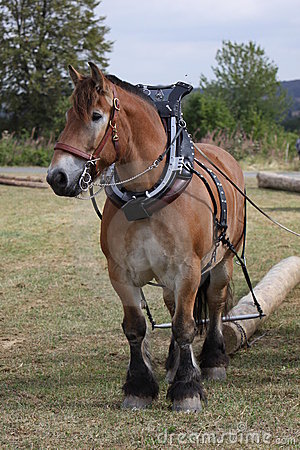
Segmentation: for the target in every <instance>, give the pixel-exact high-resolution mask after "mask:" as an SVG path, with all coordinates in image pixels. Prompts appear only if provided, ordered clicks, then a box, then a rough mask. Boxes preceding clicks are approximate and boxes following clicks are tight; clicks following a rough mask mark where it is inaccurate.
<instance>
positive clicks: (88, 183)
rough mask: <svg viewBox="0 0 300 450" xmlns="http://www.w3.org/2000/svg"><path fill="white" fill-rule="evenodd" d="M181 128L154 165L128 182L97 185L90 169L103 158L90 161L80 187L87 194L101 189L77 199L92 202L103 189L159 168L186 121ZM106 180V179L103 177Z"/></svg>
mask: <svg viewBox="0 0 300 450" xmlns="http://www.w3.org/2000/svg"><path fill="white" fill-rule="evenodd" d="M179 125H180V127H179V129H178V131H177V133H176V135H175V136H174V138H173V139H172V142H171V143H170V145H169V146H168V147H167V148H166V149H165V150H164V152H163V153H162V154H161V155H159V156H158V158H157V159H156V160H155V161H153V163H152V164H151V165H150V166H149V167H147V169H145V170H143V172H140V173H138V174H137V175H133V176H132V177H130V178H127V179H126V180H122V181H114V182H113V183H111V182H104V183H101V182H100V183H96V182H94V181H93V180H92V176H91V174H90V167H91V166H96V164H95V163H96V162H97V161H99V160H100V159H101V158H95V159H91V160H89V161H88V162H87V163H86V165H85V167H84V170H83V172H82V174H81V177H80V179H79V182H78V184H79V187H80V189H81V191H82V192H87V191H88V190H89V189H90V188H92V187H93V186H98V187H100V189H99V190H98V191H97V192H95V193H94V194H93V195H90V196H88V197H80V194H79V195H77V196H76V198H77V199H78V200H91V199H92V198H94V197H96V196H97V195H98V194H99V193H100V192H101V190H102V189H103V188H105V187H110V186H118V185H123V184H126V183H129V182H130V181H134V180H136V179H137V178H139V177H141V176H143V175H145V174H146V173H148V172H150V171H151V170H153V169H155V168H156V167H158V165H159V164H160V163H161V162H162V161H163V159H164V157H165V156H166V154H167V153H168V152H169V150H170V148H171V147H172V145H173V144H174V142H175V141H176V139H177V138H178V136H179V135H180V134H181V133H182V130H183V129H184V128H185V126H186V123H185V122H184V121H181V122H180V123H179ZM102 177H103V175H102ZM103 178H104V177H103Z"/></svg>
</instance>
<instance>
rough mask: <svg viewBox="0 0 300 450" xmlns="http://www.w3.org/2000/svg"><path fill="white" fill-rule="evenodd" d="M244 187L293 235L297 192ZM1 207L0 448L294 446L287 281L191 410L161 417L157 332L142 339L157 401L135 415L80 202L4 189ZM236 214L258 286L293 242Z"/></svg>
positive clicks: (253, 215)
mask: <svg viewBox="0 0 300 450" xmlns="http://www.w3.org/2000/svg"><path fill="white" fill-rule="evenodd" d="M248 195H250V196H251V197H252V198H253V199H254V200H255V201H257V202H258V204H260V205H261V206H262V207H264V208H265V209H266V211H267V212H268V213H270V214H271V215H273V216H274V217H275V218H276V219H277V220H279V221H281V222H283V223H284V224H285V225H286V226H288V227H292V228H294V229H297V228H298V230H299V223H300V204H299V195H297V194H293V193H284V192H275V191H264V190H258V189H257V188H256V186H255V180H249V182H248ZM102 200H103V199H102ZM0 202H1V216H0V248H1V261H0V271H1V279H0V304H1V308H0V414H1V420H0V448H1V449H27V448H28V449H29V448H33V449H48V448H49V449H54V448H58V449H71V448H72V449H91V448H97V449H98V448H99V449H102V448H103V449H118V448H120V449H121V448H122V449H137V448H149V449H150V448H195V447H198V448H205V449H206V448H226V449H229V448H235V449H236V448H267V449H269V448H296V447H297V446H299V428H297V426H298V425H297V423H298V422H297V419H298V417H299V410H298V409H297V407H298V396H299V392H298V386H297V382H299V377H298V378H297V376H298V372H297V358H298V356H299V328H297V326H298V323H299V312H298V311H297V306H298V305H299V297H300V289H299V287H298V288H296V289H294V290H293V292H291V293H290V294H289V296H288V297H287V299H286V301H285V302H284V303H283V305H282V306H281V307H280V308H279V309H278V310H277V311H276V313H274V314H273V316H272V317H271V318H270V319H269V320H268V321H267V322H266V323H265V324H264V325H263V326H262V328H261V329H260V330H259V331H258V332H257V334H256V337H257V336H260V335H262V334H264V333H265V335H264V337H263V338H262V339H260V340H259V341H257V342H256V343H255V344H254V345H253V346H252V347H251V348H250V349H247V350H246V349H242V350H240V351H239V352H237V353H236V354H235V355H234V357H232V358H231V364H230V367H229V370H228V378H227V381H226V382H225V383H217V382H210V383H209V382H205V383H204V385H205V389H206V392H207V396H208V405H207V407H205V408H204V410H203V412H202V413H201V414H199V415H195V414H184V413H172V412H171V411H170V409H169V404H168V402H167V401H166V399H165V395H166V390H167V385H166V383H165V381H164V375H165V373H164V361H165V358H166V353H167V347H168V342H169V336H170V331H169V330H163V331H155V332H154V333H152V335H151V347H152V353H153V356H154V365H155V371H156V374H157V378H158V381H159V385H160V395H159V398H158V400H157V401H156V402H155V403H154V404H153V407H152V408H151V409H149V410H146V411H138V412H129V411H123V410H121V408H120V406H121V402H122V392H121V386H122V383H123V381H124V377H125V372H126V368H127V363H128V355H129V352H128V345H127V341H126V338H125V337H124V335H123V332H122V329H121V325H120V323H121V321H122V310H121V304H120V302H119V300H118V298H117V297H116V295H115V293H114V291H113V289H112V287H111V285H110V282H109V279H108V274H107V269H106V261H105V258H104V256H103V255H102V254H101V253H100V251H99V248H98V240H99V238H98V229H99V223H98V220H97V217H96V215H95V213H94V211H93V210H92V207H91V205H90V204H89V203H88V202H80V201H76V200H72V199H63V198H58V197H56V196H54V194H53V193H52V192H51V191H50V190H34V189H28V188H14V187H5V186H0ZM248 210H249V225H248V245H247V261H248V267H249V271H250V275H251V277H252V281H253V283H254V284H256V283H257V282H258V281H259V280H260V279H261V277H262V276H263V275H264V274H265V273H266V272H267V271H268V270H269V269H270V268H271V267H272V265H274V264H275V263H277V262H278V261H279V260H281V259H282V258H285V257H287V256H290V255H299V254H300V246H299V240H298V239H297V238H296V237H293V236H292V235H289V234H287V233H284V232H283V231H280V230H279V229H277V228H276V227H274V226H272V225H271V224H269V223H268V222H266V220H265V219H264V218H262V217H261V216H259V214H258V213H257V212H256V211H255V210H253V208H251V207H249V209H248ZM234 280H235V283H234V287H235V297H236V299H238V298H240V297H241V296H242V295H244V294H245V293H246V292H247V286H246V283H245V281H244V280H243V277H242V274H241V272H240V270H239V268H238V267H236V270H235V277H234ZM145 292H146V294H147V298H149V303H150V306H151V310H152V313H153V315H154V316H155V319H157V321H158V320H162V321H168V320H169V318H168V314H167V311H166V309H165V308H164V306H163V302H162V299H161V295H160V291H159V290H157V289H155V288H147V289H146V290H145ZM298 310H299V309H298ZM195 352H196V354H199V352H200V343H199V339H198V338H197V339H196V342H195ZM297 436H298V437H297ZM209 440H210V444H209V443H208V441H209ZM257 440H258V441H259V443H258V444H257V443H256V444H255V443H253V442H257ZM214 441H215V442H214ZM251 442H252V443H251Z"/></svg>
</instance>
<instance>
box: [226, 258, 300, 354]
mask: <svg viewBox="0 0 300 450" xmlns="http://www.w3.org/2000/svg"><path fill="white" fill-rule="evenodd" d="M298 283H300V257H298V256H290V257H289V258H286V259H283V260H282V261H280V262H279V263H278V264H276V265H275V266H274V267H272V269H271V270H270V271H269V272H268V273H267V274H266V275H265V276H264V278H263V279H262V280H261V281H260V282H259V283H258V285H257V286H256V287H255V288H254V292H255V296H256V298H257V300H258V302H259V303H260V305H261V307H262V310H263V312H264V313H265V314H266V317H263V318H262V319H259V318H258V319H248V320H243V321H241V320H240V321H239V320H237V321H235V322H226V323H223V334H224V339H225V347H226V352H227V353H228V354H232V353H234V352H235V351H236V350H238V349H239V348H240V347H241V345H243V344H244V343H245V340H246V339H249V338H250V337H251V336H252V335H253V333H254V332H255V331H256V330H257V328H258V327H259V326H260V325H261V324H262V323H263V322H264V321H265V320H267V318H268V317H269V316H270V314H271V313H272V312H273V311H274V310H275V309H276V308H278V306H279V305H280V304H281V303H282V302H283V300H284V299H285V297H286V295H287V294H288V293H289V292H290V291H291V290H292V289H293V288H294V287H295V286H297V284H298ZM256 312H257V310H256V307H255V305H254V303H253V299H252V296H251V294H250V293H249V294H248V295H246V296H245V297H243V298H242V299H241V300H240V301H239V302H238V304H237V305H236V306H235V307H234V308H232V309H231V311H230V312H229V314H228V316H239V315H245V314H254V313H256Z"/></svg>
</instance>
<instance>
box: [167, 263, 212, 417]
mask: <svg viewBox="0 0 300 450" xmlns="http://www.w3.org/2000/svg"><path fill="white" fill-rule="evenodd" d="M196 272H197V271H196ZM199 273H200V272H199V271H198V273H197V275H196V277H192V276H191V277H189V276H185V277H183V278H182V282H181V283H180V288H179V290H178V292H177V293H176V309H175V314H174V316H173V320H172V332H173V338H174V341H173V344H172V343H171V346H172V345H174V346H175V347H177V350H174V349H172V351H178V350H179V362H178V367H177V370H176V374H175V377H174V379H173V380H172V383H171V385H170V387H169V389H168V394H167V397H168V398H169V399H170V400H171V401H172V402H173V410H175V411H195V412H196V411H201V409H202V405H201V400H205V394H204V391H203V389H202V385H201V374H200V370H199V368H198V366H197V363H196V361H195V358H194V355H193V349H192V343H193V340H194V337H195V335H196V332H197V328H196V324H195V321H194V317H193V310H194V302H195V297H196V293H197V289H198V285H199V284H198V283H197V280H198V279H199ZM198 281H199V282H200V280H198ZM176 365H177V364H176Z"/></svg>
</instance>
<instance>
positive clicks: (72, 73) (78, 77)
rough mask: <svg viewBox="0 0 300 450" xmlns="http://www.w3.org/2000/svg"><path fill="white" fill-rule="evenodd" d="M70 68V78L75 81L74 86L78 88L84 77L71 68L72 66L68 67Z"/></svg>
mask: <svg viewBox="0 0 300 450" xmlns="http://www.w3.org/2000/svg"><path fill="white" fill-rule="evenodd" d="M68 68H69V74H70V77H71V78H72V81H73V83H74V85H75V86H76V84H77V83H78V81H80V80H82V78H83V77H82V75H81V74H80V73H79V72H77V70H75V69H74V67H73V66H71V65H70V64H69V65H68Z"/></svg>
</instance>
